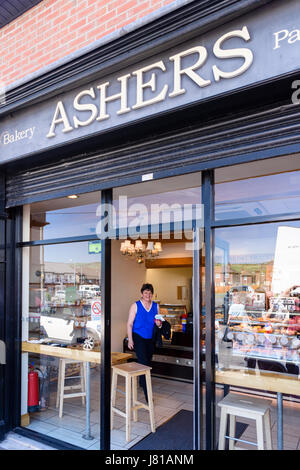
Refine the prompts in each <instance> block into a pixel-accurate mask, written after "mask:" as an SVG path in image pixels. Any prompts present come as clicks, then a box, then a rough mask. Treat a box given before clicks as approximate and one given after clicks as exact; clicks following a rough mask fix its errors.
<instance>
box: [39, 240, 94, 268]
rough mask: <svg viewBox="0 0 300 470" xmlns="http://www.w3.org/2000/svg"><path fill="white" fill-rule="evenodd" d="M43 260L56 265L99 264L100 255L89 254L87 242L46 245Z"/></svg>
mask: <svg viewBox="0 0 300 470" xmlns="http://www.w3.org/2000/svg"><path fill="white" fill-rule="evenodd" d="M44 260H45V263H46V262H56V263H58V262H59V263H69V264H72V265H73V264H74V263H75V264H76V263H78V264H79V263H95V262H98V263H99V264H100V262H101V253H98V254H94V253H93V254H89V249H88V242H83V243H66V244H63V245H62V244H58V245H46V246H45V247H44Z"/></svg>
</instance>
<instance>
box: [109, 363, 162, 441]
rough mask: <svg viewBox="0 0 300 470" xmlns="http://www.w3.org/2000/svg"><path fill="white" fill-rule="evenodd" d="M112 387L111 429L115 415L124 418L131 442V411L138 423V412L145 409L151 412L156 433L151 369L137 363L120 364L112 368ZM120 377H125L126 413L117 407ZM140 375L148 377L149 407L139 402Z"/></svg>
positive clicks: (152, 424) (127, 434)
mask: <svg viewBox="0 0 300 470" xmlns="http://www.w3.org/2000/svg"><path fill="white" fill-rule="evenodd" d="M112 369H113V374H112V385H111V429H113V422H114V413H117V414H119V415H121V416H123V417H124V418H125V419H126V441H127V442H129V441H130V430H131V429H130V428H131V410H133V421H135V422H136V421H137V418H138V416H137V410H138V409H140V408H144V409H145V410H148V411H149V414H150V423H151V431H152V432H155V422H154V409H153V398H152V386H151V376H150V370H151V367H148V366H144V365H142V364H138V363H137V362H128V363H126V364H120V365H116V366H112ZM118 375H122V376H123V377H125V384H126V391H125V400H126V411H125V413H124V412H123V411H121V410H119V409H118V408H116V407H115V405H116V392H117V382H118ZM140 375H145V376H146V384H147V394H148V405H145V404H144V403H141V402H139V401H138V400H137V377H138V376H140Z"/></svg>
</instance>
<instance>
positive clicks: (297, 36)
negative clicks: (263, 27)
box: [273, 29, 300, 50]
mask: <svg viewBox="0 0 300 470" xmlns="http://www.w3.org/2000/svg"><path fill="white" fill-rule="evenodd" d="M273 35H274V39H275V45H274V47H273V50H275V49H280V47H281V44H280V43H281V42H282V41H285V42H287V43H288V44H294V43H295V42H296V41H300V29H293V30H292V31H289V30H288V29H282V30H281V31H277V32H276V33H273Z"/></svg>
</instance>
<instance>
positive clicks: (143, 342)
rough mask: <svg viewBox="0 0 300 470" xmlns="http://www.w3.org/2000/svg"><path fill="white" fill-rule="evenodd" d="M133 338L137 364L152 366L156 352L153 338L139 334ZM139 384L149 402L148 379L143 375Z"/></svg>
mask: <svg viewBox="0 0 300 470" xmlns="http://www.w3.org/2000/svg"><path fill="white" fill-rule="evenodd" d="M132 337H133V343H134V350H135V354H136V357H137V362H138V363H139V364H143V365H144V366H150V364H151V360H152V355H153V351H154V344H153V340H152V338H151V339H145V338H143V337H142V336H140V335H138V334H137V333H133V334H132ZM139 383H140V386H141V387H142V389H143V390H144V394H145V398H146V400H147V401H148V396H147V387H146V379H145V376H144V375H141V376H140V377H139Z"/></svg>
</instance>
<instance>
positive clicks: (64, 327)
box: [21, 240, 101, 449]
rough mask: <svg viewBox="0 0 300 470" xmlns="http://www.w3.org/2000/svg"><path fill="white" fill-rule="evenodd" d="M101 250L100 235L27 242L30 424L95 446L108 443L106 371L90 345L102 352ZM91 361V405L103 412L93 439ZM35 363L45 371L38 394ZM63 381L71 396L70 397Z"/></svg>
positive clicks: (26, 398) (25, 365)
mask: <svg viewBox="0 0 300 470" xmlns="http://www.w3.org/2000/svg"><path fill="white" fill-rule="evenodd" d="M95 243H98V246H97V247H96V246H95ZM100 251H101V242H100V240H99V241H98V242H83V243H69V244H58V245H43V246H33V247H30V248H29V247H26V248H23V279H24V284H23V316H22V341H23V346H22V349H23V354H22V397H21V415H22V418H21V419H24V417H26V423H25V425H26V426H27V427H28V428H29V429H32V430H34V431H37V432H40V433H42V434H47V435H48V436H51V437H54V438H57V439H61V440H63V441H66V442H69V443H71V444H74V445H79V446H80V447H84V448H87V447H90V446H91V445H93V446H94V447H93V448H94V449H99V448H100V435H99V413H100V400H99V393H100V372H99V368H97V367H96V363H91V364H90V363H86V358H85V356H84V357H83V352H84V351H85V350H88V351H89V352H93V353H94V356H93V358H96V357H97V358H98V356H99V357H100V340H101V331H100V325H101V262H100V259H101V258H100V257H101V253H100ZM24 348H25V349H24ZM39 348H46V349H42V350H41V349H39ZM24 351H26V352H24ZM52 351H53V352H52ZM62 351H64V352H63V353H62ZM65 351H68V354H67V357H66V356H65V355H64V354H65ZM70 359H71V360H70ZM63 361H66V362H63ZM87 364H90V365H89V370H90V388H89V393H90V396H91V397H92V399H93V402H92V405H91V410H90V413H94V414H95V417H97V418H96V419H95V427H94V429H93V432H92V434H93V439H92V440H91V441H87V440H85V439H84V437H83V434H84V433H83V431H84V430H85V429H86V426H87V424H86V423H87V408H86V406H85V403H86V402H85V400H86V396H87V393H88V392H87V388H86V387H87V380H86V374H87V371H86V367H88V366H87ZM29 371H32V372H36V373H37V375H38V390H37V391H36V392H35V394H32V387H31V385H29V386H28V382H29V378H28V377H29V375H28V372H29ZM62 377H64V379H63V378H62ZM62 384H64V385H62ZM63 386H64V387H65V388H64V390H65V391H64V394H69V393H71V396H69V397H67V398H66V397H65V396H64V398H62V395H61V390H62V387H63ZM68 387H72V388H71V389H69V388H68ZM30 390H31V391H30ZM72 394H75V395H74V396H72ZM90 400H91V398H90ZM61 404H62V406H61ZM70 423H72V424H71V428H72V429H70ZM23 425H24V424H23Z"/></svg>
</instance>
